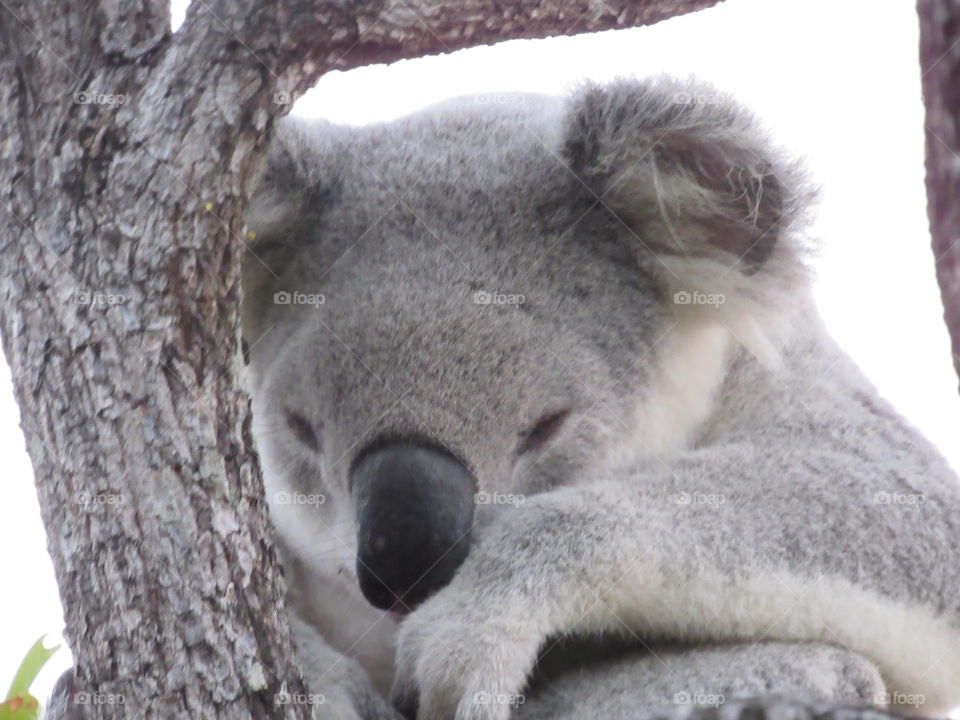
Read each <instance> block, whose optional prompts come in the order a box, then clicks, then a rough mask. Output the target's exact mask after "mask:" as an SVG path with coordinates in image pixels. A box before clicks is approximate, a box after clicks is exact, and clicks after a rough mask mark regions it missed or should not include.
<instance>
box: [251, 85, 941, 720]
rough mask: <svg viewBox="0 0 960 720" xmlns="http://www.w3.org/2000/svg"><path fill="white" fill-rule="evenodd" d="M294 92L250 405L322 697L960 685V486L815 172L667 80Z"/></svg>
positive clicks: (422, 712)
mask: <svg viewBox="0 0 960 720" xmlns="http://www.w3.org/2000/svg"><path fill="white" fill-rule="evenodd" d="M496 97H497V99H498V100H499V102H495V103H494V102H490V101H489V100H490V96H484V97H478V98H471V97H465V98H460V99H457V100H453V101H448V102H445V103H443V104H441V105H438V106H435V107H431V108H428V109H426V110H423V111H421V112H418V113H416V114H413V115H411V116H409V117H406V118H403V119H401V120H397V121H394V122H390V123H385V124H378V125H371V126H367V127H345V126H339V125H334V124H331V123H328V122H323V121H305V120H299V119H294V118H287V119H285V120H283V121H281V122H280V123H279V125H278V126H277V127H276V128H275V132H274V137H273V140H272V144H271V147H270V150H269V153H268V156H267V159H266V160H265V162H264V164H263V167H262V169H261V171H260V172H259V173H258V174H257V178H256V184H255V187H254V189H253V190H252V192H251V193H250V207H249V212H248V218H247V221H248V225H249V228H250V230H251V233H252V234H251V237H253V238H254V239H253V240H251V242H250V245H249V248H248V250H249V252H247V253H246V256H245V259H244V268H243V283H244V295H245V299H244V305H243V334H244V339H245V341H246V344H247V346H248V348H249V366H248V371H249V379H250V388H251V393H252V396H253V412H254V423H255V426H254V434H255V438H256V443H257V447H258V451H259V453H260V457H261V461H262V465H263V471H264V480H265V485H266V491H267V499H268V502H269V504H270V510H271V515H272V518H273V522H274V525H275V527H276V531H277V542H278V544H279V546H280V548H281V552H282V557H283V561H284V567H285V572H286V577H287V582H288V586H289V594H288V597H287V606H288V608H289V612H290V616H291V623H292V626H293V629H294V633H295V638H296V641H297V645H298V650H299V653H300V661H301V664H302V666H303V669H304V672H305V676H306V678H307V683H308V685H309V686H310V689H311V692H313V693H318V694H322V695H323V696H324V698H325V702H324V704H323V705H321V706H318V713H319V715H318V717H323V718H328V717H333V718H349V719H351V720H354V719H357V718H364V719H365V720H369V719H371V718H376V719H380V718H398V717H401V716H405V717H408V718H412V717H416V718H418V719H419V720H451V719H453V720H506V718H521V719H524V720H541V719H543V720H547V719H549V720H566V719H569V720H574V719H578V718H594V717H595V718H606V719H609V720H618V719H619V720H627V719H628V718H636V717H639V716H641V715H642V714H645V713H651V712H654V710H655V709H656V708H657V707H660V706H664V705H673V704H676V703H680V702H684V703H686V702H689V703H694V704H701V705H703V704H707V705H710V704H719V703H722V702H724V701H728V700H731V699H732V698H734V697H735V696H736V697H738V698H742V697H755V698H756V702H758V703H768V702H774V701H773V700H771V698H773V697H777V698H780V699H781V700H779V701H780V702H786V700H783V699H784V698H786V699H788V700H789V699H792V700H797V701H804V702H821V701H829V702H833V703H845V704H858V705H877V706H891V707H893V708H894V709H897V710H899V711H904V712H910V713H912V714H920V715H936V714H938V713H945V712H946V711H947V710H948V709H949V708H951V707H952V706H956V705H958V704H960V611H958V608H960V521H958V520H957V510H956V509H957V508H958V507H960V484H958V480H957V477H956V475H955V474H954V473H953V471H952V470H951V469H950V468H949V466H948V465H947V463H946V462H945V461H944V460H943V459H942V458H941V457H940V455H938V453H937V452H936V450H934V448H933V447H932V446H931V445H930V444H929V443H928V442H927V441H926V440H925V439H924V438H923V437H921V436H920V435H919V434H918V432H917V431H916V430H914V429H913V428H912V427H911V426H910V425H909V424H908V423H906V422H905V421H904V420H903V419H902V418H901V417H900V416H899V415H898V414H897V413H896V412H895V411H894V410H893V408H892V407H891V406H890V405H889V404H888V403H887V402H886V401H885V400H883V399H882V398H881V397H880V396H879V395H878V393H877V391H876V390H875V389H874V388H873V387H872V386H871V384H870V383H869V382H868V381H867V380H866V379H865V378H864V376H863V375H862V373H861V372H860V371H859V370H858V368H857V367H856V366H855V365H854V364H853V363H852V362H851V360H850V359H849V358H848V357H847V356H846V355H845V354H844V353H843V351H842V350H840V349H839V348H838V347H837V345H836V344H835V343H834V341H833V340H832V339H831V338H830V337H829V336H828V334H827V333H826V331H825V330H824V327H823V325H822V323H821V321H820V318H819V316H818V314H817V310H816V307H815V305H814V303H813V301H812V299H811V295H810V288H809V273H808V270H807V256H808V243H807V241H806V240H805V237H804V230H803V218H804V213H805V210H806V208H807V207H809V205H810V202H811V193H810V192H809V190H808V188H807V185H806V184H805V181H804V179H803V175H802V172H801V171H800V170H799V169H798V168H797V167H796V165H795V164H794V163H793V162H791V161H788V160H786V159H784V157H783V156H782V155H781V154H780V153H779V152H777V151H776V149H775V148H774V147H773V145H772V144H771V142H770V141H769V140H768V139H767V138H766V136H765V134H764V132H763V131H762V128H761V127H760V126H759V125H758V123H757V122H756V120H755V119H754V118H753V117H752V116H751V115H750V114H749V113H748V112H746V111H745V110H744V109H742V108H741V107H739V106H738V105H737V104H736V103H734V102H733V101H732V100H730V99H728V98H726V97H725V96H723V95H722V94H719V93H717V92H716V91H715V90H713V89H712V88H709V87H703V86H700V85H696V84H692V83H689V82H679V81H676V80H672V79H669V78H654V79H650V80H643V81H627V80H624V81H619V82H615V83H611V84H607V85H586V86H583V87H581V88H580V89H578V90H577V91H575V92H573V93H571V94H570V95H569V96H568V97H565V98H549V97H541V96H537V95H498V96H496Z"/></svg>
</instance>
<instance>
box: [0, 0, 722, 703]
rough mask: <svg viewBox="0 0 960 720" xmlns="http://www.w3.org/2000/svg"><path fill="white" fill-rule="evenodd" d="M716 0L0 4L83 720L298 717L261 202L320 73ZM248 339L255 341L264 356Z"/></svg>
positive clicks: (27, 331) (25, 415)
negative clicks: (258, 169) (254, 296)
mask: <svg viewBox="0 0 960 720" xmlns="http://www.w3.org/2000/svg"><path fill="white" fill-rule="evenodd" d="M715 1H716V0H693V1H691V2H686V3H683V2H679V1H678V0H647V1H646V2H626V1H625V0H610V1H609V2H600V0H596V1H595V2H582V1H577V2H575V1H573V0H568V1H565V0H556V1H555V2H552V3H551V2H542V1H541V2H532V1H530V0H526V1H524V2H520V3H503V4H502V5H501V4H499V3H497V2H493V1H492V0H485V1H480V0H463V1H458V2H450V3H443V2H438V0H409V1H408V2H403V1H401V2H384V1H379V2H375V1H373V0H367V1H363V0H361V1H357V2H350V3H343V2H340V3H335V2H319V1H318V0H314V1H313V2H307V1H305V0H280V1H278V2H264V3H262V4H261V3H258V2H254V1H253V0H238V1H237V2H229V0H210V1H209V2H203V3H193V4H192V5H191V8H190V13H189V17H188V20H187V22H186V23H185V25H184V27H183V28H182V30H181V31H180V32H178V33H176V34H175V35H174V34H171V33H170V32H169V31H168V29H167V28H168V24H169V18H168V3H167V0H136V1H135V2H121V1H120V0H102V2H93V1H92V0H72V1H67V2H58V3H51V2H46V3H44V2H30V1H28V0H5V2H4V3H2V4H0V38H2V39H3V44H2V49H0V99H2V100H3V102H2V103H0V125H2V127H3V128H4V129H5V132H6V133H7V136H6V137H5V142H4V143H0V161H2V162H0V208H3V212H4V213H5V214H6V217H5V220H6V222H5V227H6V228H7V231H6V232H5V234H4V236H3V237H2V240H0V300H2V302H0V331H2V338H3V347H4V351H5V353H6V356H7V359H8V361H9V362H10V364H11V368H12V371H13V376H14V385H15V393H16V397H17V400H18V403H19V405H20V408H21V414H22V422H23V430H24V435H25V437H26V441H27V446H28V450H29V453H30V457H31V460H32V462H33V466H34V472H35V476H36V482H37V489H38V494H39V497H40V505H41V511H42V514H43V519H44V524H45V526H46V529H47V533H48V539H49V540H48V541H49V549H50V553H51V556H52V558H53V560H54V566H55V570H56V575H57V580H58V583H59V587H60V592H61V599H62V601H63V605H64V608H65V611H66V626H67V627H66V636H67V639H68V642H69V644H70V646H71V648H72V650H73V652H74V657H75V659H76V672H75V678H74V681H73V690H74V691H80V692H87V693H91V694H95V693H100V694H103V695H102V696H106V697H114V698H116V697H123V698H125V703H124V705H123V706H122V707H118V706H109V705H102V704H96V703H94V704H89V705H85V706H74V707H73V711H75V712H76V713H77V716H95V715H96V716H104V715H106V716H113V717H119V716H122V717H137V718H162V719H163V720H167V718H171V717H191V718H229V719H231V720H232V719H233V718H239V717H250V716H253V717H257V718H272V717H289V718H294V717H297V718H304V717H306V716H307V715H308V713H309V710H310V708H309V707H307V706H298V705H278V704H277V703H276V702H275V701H274V697H275V693H276V692H277V691H278V690H279V689H280V687H281V685H283V684H286V687H287V689H288V690H289V691H290V692H299V691H300V690H302V685H301V684H300V682H301V681H300V679H299V675H298V671H297V668H296V666H295V663H294V662H293V658H292V648H291V642H290V635H289V628H288V625H287V621H286V617H285V615H284V608H283V592H284V589H283V583H282V579H281V577H280V574H279V571H278V566H277V560H276V557H275V553H274V550H273V546H272V542H271V532H270V527H269V523H268V521H267V514H266V507H265V503H264V499H263V487H262V482H261V478H260V471H259V467H258V464H257V461H256V457H255V454H254V453H253V451H252V450H251V444H252V438H251V434H250V426H249V408H248V402H247V399H246V396H245V394H244V393H243V392H242V391H241V390H240V389H239V380H238V366H239V351H238V333H237V328H238V312H239V297H240V287H239V255H240V251H241V249H242V247H243V239H244V238H243V232H244V227H243V223H242V216H243V211H244V208H245V203H246V198H245V193H244V188H245V187H246V184H247V182H248V180H249V178H250V176H251V174H252V172H253V170H254V168H255V166H256V163H257V162H258V160H259V157H260V155H261V152H262V149H263V147H264V144H265V138H266V135H267V134H268V133H269V130H270V128H271V125H272V122H273V120H274V119H275V118H276V117H278V116H280V115H282V114H283V113H285V112H286V111H287V109H288V107H289V105H286V104H283V103H278V102H274V93H276V92H277V91H284V92H288V93H289V92H299V91H301V90H305V89H306V88H307V87H309V86H310V85H312V84H313V83H314V82H315V81H316V79H317V78H318V77H319V76H320V75H321V74H322V73H323V72H325V71H327V70H329V69H332V68H341V69H342V68H347V67H355V66H358V65H362V64H366V63H370V62H385V61H390V60H397V59H400V58H402V57H414V56H417V55H422V54H427V53H435V52H445V51H449V50H453V49H458V48H462V47H467V46H470V45H476V44H480V43H489V42H494V41H497V40H505V39H510V38H517V37H539V36H545V35H552V34H573V33H576V32H584V31H589V30H600V29H608V28H612V27H627V26H631V25H637V24H643V23H648V22H654V21H656V20H660V19H662V18H664V17H668V16H669V15H671V14H679V13H681V12H686V11H689V10H694V9H697V8H700V7H706V6H708V5H712V4H714V2H715ZM255 340H256V339H255V338H254V339H252V341H255Z"/></svg>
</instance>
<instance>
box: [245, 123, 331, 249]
mask: <svg viewBox="0 0 960 720" xmlns="http://www.w3.org/2000/svg"><path fill="white" fill-rule="evenodd" d="M340 147H341V146H340V144H339V143H338V142H337V141H336V135H335V131H334V128H333V126H332V125H331V123H329V122H326V121H323V120H303V119H301V118H295V117H289V116H288V117H285V118H283V119H282V120H280V122H279V123H277V127H276V128H275V130H274V134H273V138H272V139H271V140H270V146H269V148H268V149H267V153H266V157H265V158H264V160H263V163H262V164H261V166H260V169H259V172H257V173H254V175H253V177H252V179H251V182H250V186H251V188H252V190H251V191H250V193H249V196H250V202H249V205H248V206H247V217H246V219H247V227H248V229H249V230H250V232H251V234H252V235H253V238H252V239H253V240H254V243H253V244H254V245H262V244H264V243H267V242H276V241H277V240H279V239H282V238H284V237H285V236H286V237H289V235H290V234H291V233H293V232H295V230H296V229H297V228H298V227H300V226H302V225H303V223H304V221H305V220H306V219H308V217H309V215H311V214H315V213H316V211H317V210H318V209H322V206H323V205H326V202H322V203H320V204H319V205H318V204H317V200H329V197H330V195H331V193H332V191H333V189H334V188H335V187H336V185H337V178H338V175H339V166H340V157H341V153H340Z"/></svg>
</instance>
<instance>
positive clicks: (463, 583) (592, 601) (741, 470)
mask: <svg viewBox="0 0 960 720" xmlns="http://www.w3.org/2000/svg"><path fill="white" fill-rule="evenodd" d="M798 447H801V448H803V451H802V452H801V451H798V450H797V448H798ZM838 450H839V448H835V447H834V446H833V445H832V444H831V443H828V442H824V443H821V446H820V447H817V446H816V445H815V444H813V445H811V446H807V447H804V445H803V443H798V442H797V441H796V440H795V439H793V440H792V441H790V440H789V439H785V440H784V442H783V443H782V445H781V446H777V447H769V446H768V447H764V448H763V452H762V453H760V452H758V451H757V450H756V449H755V447H754V446H753V445H752V444H750V443H746V442H731V443H727V444H723V445H717V446H713V447H710V448H707V449H702V450H696V451H691V452H688V453H687V454H686V456H685V457H683V458H682V459H680V460H679V461H678V462H677V463H675V464H672V465H671V466H670V467H661V468H660V469H659V470H651V471H646V472H638V473H634V474H631V475H629V476H627V477H622V478H617V479H608V480H604V481H599V482H596V483H593V484H591V485H586V486H581V487H571V488H563V489H559V490H556V491H552V492H548V493H544V494H542V495H538V496H536V497H533V498H530V499H528V500H527V502H526V503H524V504H523V505H521V506H519V507H518V508H517V509H516V510H515V511H513V510H511V511H508V512H504V513H502V514H501V515H500V516H499V517H498V518H497V520H496V521H495V522H494V523H493V524H492V525H491V526H490V527H489V528H488V531H487V532H486V533H485V534H484V535H483V536H481V538H480V539H479V542H478V544H477V546H476V547H475V548H474V549H473V550H472V551H471V554H470V556H469V557H468V558H467V560H466V562H465V563H464V565H463V566H462V568H461V569H460V571H459V572H458V574H457V576H456V577H455V578H454V580H453V582H452V583H451V584H450V585H449V586H448V587H446V588H444V589H443V590H441V591H440V592H439V593H437V595H435V596H434V597H433V598H431V599H430V600H428V601H427V602H426V603H425V604H424V605H423V606H422V607H420V608H418V609H417V611H416V612H415V613H414V614H413V615H411V616H410V617H409V618H407V619H406V620H405V621H404V623H403V626H402V628H401V633H400V638H399V651H398V675H397V678H398V680H397V684H396V686H395V691H394V694H395V696H396V698H397V703H398V705H399V706H400V707H401V708H402V709H404V708H405V709H406V710H407V712H408V713H409V711H410V708H412V707H415V706H416V705H417V704H418V703H419V707H420V712H419V714H418V715H417V717H418V718H419V719H420V720H435V719H437V718H446V717H455V718H457V719H458V720H461V719H463V720H466V719H467V718H471V719H476V720H479V719H480V718H483V719H486V720H503V719H504V718H507V717H508V716H509V711H510V705H509V703H500V704H497V703H484V704H477V702H476V699H477V698H478V697H504V698H510V697H512V696H516V695H517V694H518V693H520V692H521V691H522V689H523V687H524V684H525V681H526V679H527V677H528V674H529V673H530V671H531V669H532V668H533V666H534V664H535V662H536V660H537V657H538V653H540V652H541V650H542V649H544V648H545V647H549V643H548V642H547V641H548V639H549V638H551V637H555V636H557V635H559V634H564V633H590V634H596V633H603V632H611V631H613V632H618V633H629V634H632V635H634V636H637V637H661V638H668V639H670V640H681V641H695V642H701V641H729V640H759V639H771V640H788V641H789V640H807V641H817V640H819V641H825V642H830V643H834V644H839V645H842V646H844V647H846V648H849V649H850V650H851V651H853V652H856V653H858V654H861V655H863V656H864V657H866V658H868V659H870V660H871V661H873V662H874V663H876V664H877V666H878V667H879V668H880V670H881V672H882V673H883V675H884V679H885V680H886V681H887V683H888V686H889V688H890V690H891V692H898V691H900V692H905V693H923V694H924V695H925V698H926V706H925V707H924V708H923V709H924V712H933V711H936V710H937V709H946V708H948V707H949V706H950V705H951V704H956V702H957V701H958V699H960V698H958V695H957V692H958V691H957V688H958V687H960V671H958V669H957V668H960V629H958V627H957V609H956V600H955V596H956V593H955V592H952V591H949V590H946V589H945V588H946V587H947V586H949V585H952V586H953V588H954V589H955V587H956V585H955V582H956V577H955V575H956V572H955V568H956V567H957V566H958V565H960V562H958V561H960V551H958V543H960V541H958V540H957V539H956V538H957V535H956V533H955V532H954V531H953V530H954V528H953V525H954V523H953V521H952V520H951V519H950V508H951V507H955V506H956V502H957V500H958V497H957V489H956V486H955V485H954V484H953V483H952V482H938V481H937V479H935V478H934V479H931V478H926V482H925V484H923V483H921V487H920V488H919V489H918V487H917V486H916V485H915V484H914V483H916V482H917V479H916V478H909V479H908V478H904V477H901V476H899V475H898V474H891V475H890V476H889V477H881V478H878V477H877V473H876V470H875V469H873V470H871V466H869V465H867V464H865V463H859V464H858V463H856V462H853V461H852V460H849V459H848V460H846V461H845V460H844V456H839V455H838ZM848 456H849V453H848V455H847V457H848ZM928 469H929V468H928ZM941 479H942V478H941ZM884 492H886V493H888V494H889V496H890V497H891V498H892V497H893V496H894V494H899V495H898V497H899V496H903V497H908V496H909V494H910V493H914V494H917V497H923V498H924V500H923V502H922V503H914V504H912V505H911V504H909V503H908V502H906V501H904V502H902V503H893V502H884V495H883V493H884ZM907 548H910V549H911V551H910V552H907V550H906V549H907ZM916 549H924V552H914V551H915V550H916ZM945 596H946V597H947V599H946V600H944V597H945ZM945 603H949V606H947V607H945V606H944V605H945ZM465 628H469V630H465Z"/></svg>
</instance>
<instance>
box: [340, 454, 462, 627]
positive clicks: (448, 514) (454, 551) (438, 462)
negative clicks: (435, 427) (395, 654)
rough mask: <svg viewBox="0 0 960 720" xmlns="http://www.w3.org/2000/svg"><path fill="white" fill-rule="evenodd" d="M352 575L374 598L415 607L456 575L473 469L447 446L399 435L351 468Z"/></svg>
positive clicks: (385, 604)
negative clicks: (355, 531) (354, 569)
mask: <svg viewBox="0 0 960 720" xmlns="http://www.w3.org/2000/svg"><path fill="white" fill-rule="evenodd" d="M350 483H351V491H352V494H353V502H354V508H355V510H356V515H357V528H358V538H357V540H358V542H357V578H358V580H359V582H360V590H361V591H362V592H363V595H364V597H366V598H367V600H368V601H369V602H370V604H371V605H373V606H374V607H377V608H381V609H383V610H389V609H391V608H393V609H399V610H404V609H412V608H413V607H414V606H415V605H417V604H418V603H420V602H422V601H423V600H424V599H426V598H427V596H429V595H430V594H432V593H433V592H435V591H436V590H439V589H440V588H442V587H443V586H444V585H446V584H447V583H448V582H450V579H451V578H452V577H453V574H454V572H455V571H456V569H457V568H458V567H460V564H461V563H462V562H463V560H464V558H465V557H466V556H467V551H468V550H469V547H470V528H471V526H472V524H473V509H474V501H473V494H474V492H475V490H474V487H475V484H474V480H473V476H472V475H471V474H470V472H469V471H468V470H467V468H466V467H465V466H464V465H463V463H461V462H460V461H459V460H457V458H455V457H454V456H453V455H451V454H450V453H448V452H446V451H445V450H441V449H438V448H435V447H430V446H428V445H423V444H418V443H414V442H403V441H397V442H393V443H390V444H389V445H381V446H379V447H377V448H375V449H373V450H370V451H368V452H366V453H364V454H363V455H362V456H361V458H360V460H359V462H358V463H357V464H356V466H354V468H353V471H352V472H351V474H350Z"/></svg>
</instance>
